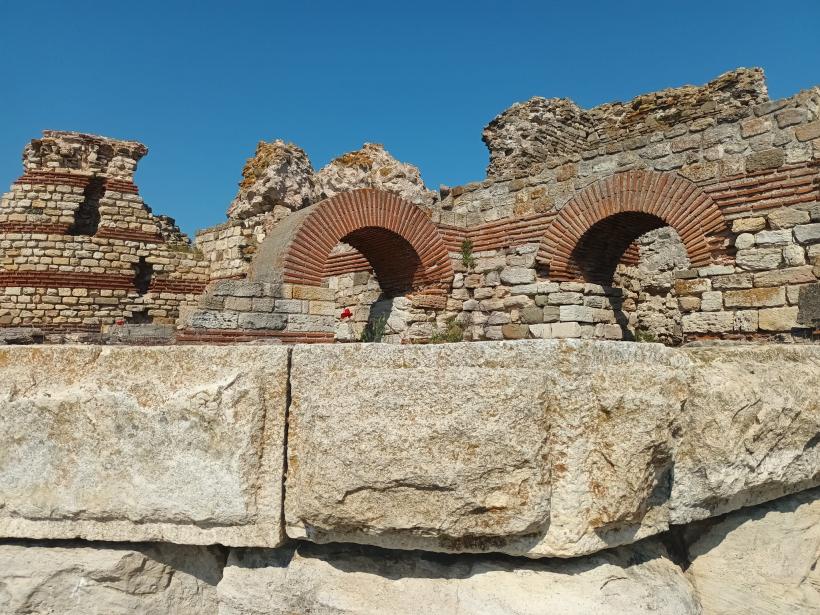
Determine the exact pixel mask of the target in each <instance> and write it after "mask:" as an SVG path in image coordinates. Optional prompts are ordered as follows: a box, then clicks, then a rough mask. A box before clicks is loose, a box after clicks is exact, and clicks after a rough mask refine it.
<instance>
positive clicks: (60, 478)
mask: <svg viewBox="0 0 820 615" xmlns="http://www.w3.org/2000/svg"><path fill="white" fill-rule="evenodd" d="M287 353H288V351H287V349H284V348H281V347H273V346H221V347H203V346H178V347H151V348H145V347H91V346H40V347H34V346H27V347H6V348H0V366H2V373H3V378H2V379H0V536H6V537H27V538H76V537H81V538H87V539H98V540H115V541H119V540H128V541H142V540H145V541H169V542H177V543H187V544H213V543H221V544H225V545H255V546H259V545H269V546H275V545H277V544H279V542H280V541H281V538H282V533H281V524H280V510H281V505H282V467H283V453H282V448H283V442H284V427H285V426H284V416H285V403H286V395H287V365H288V357H287Z"/></svg>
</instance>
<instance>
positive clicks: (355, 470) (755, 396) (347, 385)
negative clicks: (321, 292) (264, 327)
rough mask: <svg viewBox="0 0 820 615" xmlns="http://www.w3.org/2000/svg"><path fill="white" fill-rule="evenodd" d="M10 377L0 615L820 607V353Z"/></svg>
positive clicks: (245, 354) (518, 352)
mask: <svg viewBox="0 0 820 615" xmlns="http://www.w3.org/2000/svg"><path fill="white" fill-rule="evenodd" d="M0 363H2V365H3V376H4V377H3V378H2V379H1V380H0V410H1V411H0V451H2V452H0V482H2V485H0V611H2V612H4V613H47V612H64V613H83V614H85V613H107V614H111V613H125V612H129V613H132V612H137V613H152V612H169V613H216V612H219V613H223V614H224V613H243V614H244V613H256V614H259V613H262V614H266V613H282V614H284V613H294V612H297V613H302V612H316V613H328V614H329V613H348V612H349V613H361V612H367V613H385V614H387V613H408V614H409V613H415V612H418V609H419V605H422V606H423V607H424V608H425V609H427V610H430V611H431V612H442V613H449V612H453V613H464V614H468V613H487V612H499V613H507V612H510V611H511V610H512V611H514V612H520V613H543V612H544V609H545V608H547V607H549V608H550V609H551V610H556V609H557V610H561V612H571V613H572V612H578V613H585V612H590V611H591V610H594V611H596V612H603V613H650V612H664V613H701V612H703V613H734V612H738V613H740V612H744V613H747V612H751V613H781V612H782V613H812V612H814V611H816V609H817V608H818V605H820V594H818V592H817V587H816V583H817V573H816V569H817V562H818V560H817V557H818V555H817V553H818V544H820V535H819V534H818V533H817V527H818V526H820V523H818V514H820V510H818V502H820V500H818V488H817V486H818V484H819V483H820V456H819V455H820V449H818V446H817V442H818V433H820V405H818V400H817V396H816V394H815V391H816V390H817V388H818V385H820V353H818V351H817V348H816V347H814V346H784V345H736V346H733V347H728V346H724V347H722V348H690V349H672V348H665V347H663V346H661V345H659V344H626V343H621V342H582V341H537V340H530V341H519V342H502V343H490V344H481V345H475V344H454V345H443V346H416V347H409V348H408V347H395V346H389V345H351V344H347V345H327V346H297V347H294V348H287V347H270V346H257V345H243V346H222V347H204V346H199V347H196V346H195V347H179V348H153V349H136V348H101V347H92V346H85V347H80V346H73V347H70V346H62V347H53V346H52V347H47V346H31V347H25V348H6V349H5V350H2V351H0ZM579 391H583V395H579V393H578V392H579ZM145 541H149V542H145ZM325 543H333V544H325ZM522 556H523V557H522Z"/></svg>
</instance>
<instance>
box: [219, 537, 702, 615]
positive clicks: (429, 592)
mask: <svg viewBox="0 0 820 615" xmlns="http://www.w3.org/2000/svg"><path fill="white" fill-rule="evenodd" d="M217 593H218V596H219V607H220V610H219V613H220V615H291V614H295V613H311V614H315V615H354V614H355V615H364V614H367V615H418V614H419V613H431V614H435V615H477V614H479V613H480V614H481V615H511V614H513V613H514V614H516V615H544V614H545V613H560V614H561V615H589V614H590V613H618V614H623V615H639V614H647V615H648V614H650V613H664V614H666V615H696V614H699V613H700V608H699V606H698V604H697V600H696V598H695V596H694V592H693V591H692V588H691V586H690V584H689V582H688V581H687V580H686V577H685V576H684V574H683V572H682V571H681V570H680V568H678V567H677V566H676V565H675V564H673V563H672V561H671V560H670V559H669V557H668V556H667V555H666V552H665V550H664V548H663V547H662V546H661V545H660V544H658V543H657V542H655V541H646V542H645V543H642V544H641V545H636V546H635V547H634V548H628V549H627V548H621V549H615V550H612V551H608V552H605V553H600V554H596V555H593V556H589V557H584V558H579V559H574V560H570V561H554V560H553V561H548V560H542V561H538V562H526V561H525V562H521V561H516V560H512V559H510V558H501V557H497V556H495V557H477V556H470V555H466V556H457V557H455V556H450V557H441V556H437V557H436V556H431V555H430V554H425V553H421V552H415V553H408V552H400V551H386V550H382V549H375V548H372V547H356V546H353V547H351V546H350V545H312V544H309V543H302V544H299V545H298V547H293V546H290V547H284V548H282V549H275V550H274V549H267V550H265V549H241V550H240V549H234V550H232V551H231V553H230V555H229V557H228V564H227V566H226V568H225V575H224V577H223V578H222V580H221V581H220V583H219V585H218V587H217Z"/></svg>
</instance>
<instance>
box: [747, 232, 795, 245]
mask: <svg viewBox="0 0 820 615" xmlns="http://www.w3.org/2000/svg"><path fill="white" fill-rule="evenodd" d="M754 238H755V245H758V246H761V247H763V246H785V245H788V244H790V243H791V242H792V232H791V230H790V229H783V230H778V231H760V232H759V233H756V234H755V236H754Z"/></svg>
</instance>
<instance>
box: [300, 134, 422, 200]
mask: <svg viewBox="0 0 820 615" xmlns="http://www.w3.org/2000/svg"><path fill="white" fill-rule="evenodd" d="M316 183H317V186H318V190H319V192H320V194H321V198H330V197H332V196H334V195H336V194H339V193H340V192H347V191H348V190H355V189H357V188H377V189H379V190H386V191H387V192H393V193H394V194H398V195H399V196H400V197H402V198H403V199H406V200H407V201H410V202H411V203H416V204H418V205H431V204H432V203H433V200H434V198H435V196H436V193H435V192H433V191H431V190H428V189H427V187H426V186H425V185H424V181H422V179H421V174H420V173H419V170H418V167H415V166H413V165H412V164H409V163H406V162H399V161H398V160H396V159H395V158H394V157H393V156H391V155H390V152H388V151H387V150H385V149H384V146H383V145H381V144H379V143H365V144H364V145H363V146H362V148H361V149H359V150H356V151H355V152H348V153H347V154H343V155H341V156H339V157H338V158H336V159H334V160H332V161H331V162H330V163H329V164H328V165H327V166H325V167H324V168H322V169H321V170H320V171H319V172H318V173H316Z"/></svg>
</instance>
